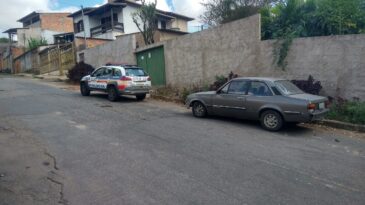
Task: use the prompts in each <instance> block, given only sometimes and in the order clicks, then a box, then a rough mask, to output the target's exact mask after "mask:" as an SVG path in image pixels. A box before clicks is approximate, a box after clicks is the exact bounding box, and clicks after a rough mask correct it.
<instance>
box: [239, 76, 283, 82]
mask: <svg viewBox="0 0 365 205" xmlns="http://www.w3.org/2000/svg"><path fill="white" fill-rule="evenodd" d="M234 80H258V81H270V82H275V81H280V80H286V79H283V78H273V77H239V78H235V79H234Z"/></svg>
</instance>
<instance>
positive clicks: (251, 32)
mask: <svg viewBox="0 0 365 205" xmlns="http://www.w3.org/2000/svg"><path fill="white" fill-rule="evenodd" d="M259 24H260V16H259V15H256V16H252V17H249V18H247V19H245V20H240V21H235V22H232V23H229V24H224V25H221V26H218V27H216V28H213V29H209V30H205V31H202V32H199V33H194V34H190V35H185V36H182V37H180V38H178V39H175V40H171V41H166V43H164V44H165V45H164V48H165V62H166V78H167V84H169V85H172V86H178V87H184V86H187V85H188V84H204V83H211V82H212V81H213V80H214V78H215V76H216V75H227V72H228V71H229V72H230V71H236V72H237V71H238V70H240V71H244V70H250V69H255V67H256V63H257V58H258V55H257V53H258V51H259V43H260V28H259V27H258V26H257V25H259Z"/></svg>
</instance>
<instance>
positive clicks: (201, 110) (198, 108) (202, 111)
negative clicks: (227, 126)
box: [193, 102, 207, 118]
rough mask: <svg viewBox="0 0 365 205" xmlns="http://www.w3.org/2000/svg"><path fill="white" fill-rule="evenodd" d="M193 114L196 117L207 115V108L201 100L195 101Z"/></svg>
mask: <svg viewBox="0 0 365 205" xmlns="http://www.w3.org/2000/svg"><path fill="white" fill-rule="evenodd" d="M193 115H194V116H195V117H199V118H203V117H206V116H207V109H206V108H205V106H204V105H203V103H201V102H195V103H194V104H193Z"/></svg>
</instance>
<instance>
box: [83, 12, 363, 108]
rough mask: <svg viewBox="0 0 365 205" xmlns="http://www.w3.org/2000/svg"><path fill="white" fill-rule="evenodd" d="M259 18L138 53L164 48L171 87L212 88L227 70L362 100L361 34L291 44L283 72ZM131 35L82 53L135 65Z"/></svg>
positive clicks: (89, 58)
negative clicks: (311, 84) (316, 85)
mask: <svg viewBox="0 0 365 205" xmlns="http://www.w3.org/2000/svg"><path fill="white" fill-rule="evenodd" d="M260 25H261V23H260V15H255V16H251V17H248V18H245V19H241V20H238V21H234V22H231V23H228V24H224V25H221V26H218V27H216V28H212V29H209V30H205V31H202V32H198V33H193V34H189V35H184V36H181V37H179V38H176V39H172V40H168V41H164V42H159V43H157V44H156V45H150V46H147V47H144V48H139V49H137V51H142V50H144V49H148V48H152V47H153V46H161V45H163V46H164V49H165V64H166V65H165V66H166V81H167V84H168V85H171V86H173V87H180V88H183V87H190V86H193V85H197V84H199V85H204V84H211V83H212V82H213V81H214V78H215V76H217V75H225V76H227V75H228V74H229V73H230V72H231V71H233V72H234V73H237V74H239V75H240V76H259V77H280V78H286V79H307V78H308V76H309V75H312V76H313V77H314V78H315V79H316V80H319V81H321V82H322V85H323V87H324V89H323V93H322V94H323V95H327V96H332V97H336V96H339V97H343V98H347V99H353V98H358V99H361V100H363V101H364V100H365V35H344V36H327V37H311V38H299V39H295V40H294V42H293V44H292V46H291V48H290V51H289V54H288V57H287V61H288V65H287V67H286V70H282V68H278V67H277V66H276V64H275V63H274V59H275V58H274V54H273V53H274V52H273V50H274V49H275V46H274V44H275V41H274V40H269V41H261V31H260V30H261V27H260ZM135 42H136V38H135V36H134V35H126V36H123V37H121V38H118V39H117V40H116V41H113V42H110V43H106V44H104V45H102V46H98V47H96V48H93V49H88V50H86V51H85V60H86V62H87V63H90V64H92V65H93V66H96V67H98V66H100V65H103V64H105V63H106V62H128V63H135V61H136V59H135V55H134V52H135V45H136V44H135Z"/></svg>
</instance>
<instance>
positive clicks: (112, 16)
mask: <svg viewBox="0 0 365 205" xmlns="http://www.w3.org/2000/svg"><path fill="white" fill-rule="evenodd" d="M110 13H111V17H110V18H111V24H112V32H113V30H114V14H113V7H112V8H111V9H110Z"/></svg>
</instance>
